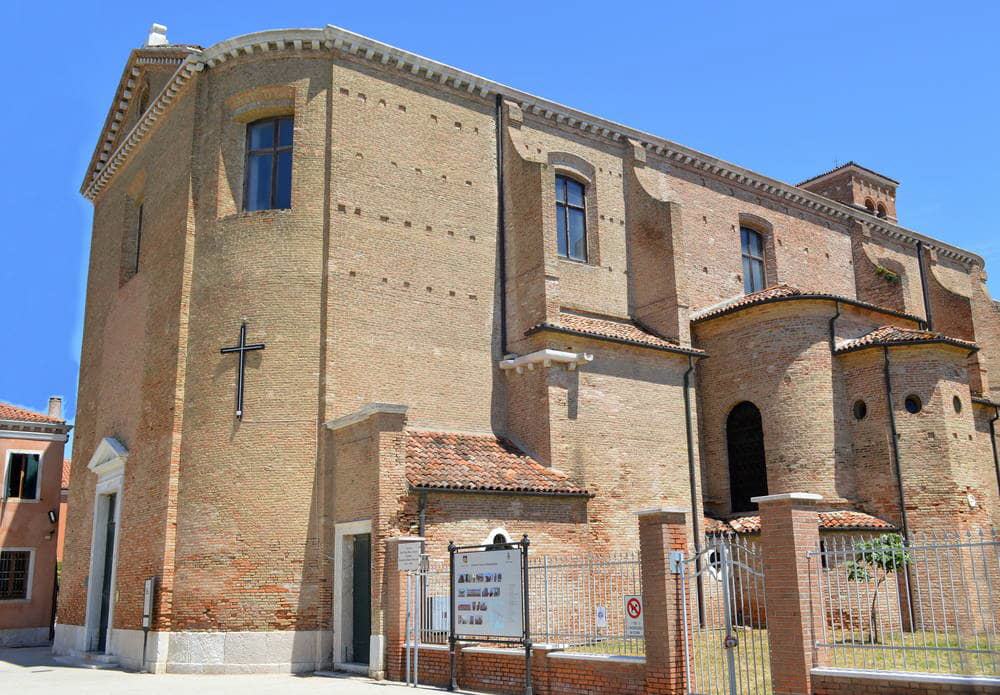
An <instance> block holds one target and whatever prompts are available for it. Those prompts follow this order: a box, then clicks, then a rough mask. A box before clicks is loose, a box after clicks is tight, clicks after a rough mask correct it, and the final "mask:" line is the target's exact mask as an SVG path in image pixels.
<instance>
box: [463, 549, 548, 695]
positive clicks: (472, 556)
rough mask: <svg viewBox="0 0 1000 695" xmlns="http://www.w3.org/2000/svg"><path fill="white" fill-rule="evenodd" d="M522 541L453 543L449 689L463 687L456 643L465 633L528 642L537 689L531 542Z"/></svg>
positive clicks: (528, 687) (527, 661)
mask: <svg viewBox="0 0 1000 695" xmlns="http://www.w3.org/2000/svg"><path fill="white" fill-rule="evenodd" d="M529 545H530V541H529V540H528V536H527V534H525V535H524V536H523V537H522V538H521V540H520V541H518V542H516V543H503V544H493V545H470V546H456V545H455V544H454V543H449V544H448V565H449V576H450V582H449V583H450V589H451V591H450V593H451V611H450V614H451V615H450V617H451V626H450V629H449V633H448V655H449V660H450V666H451V680H450V682H449V684H448V689H449V690H452V691H454V690H456V689H457V688H458V679H457V665H456V645H457V643H458V640H459V639H471V640H475V641H476V642H493V643H497V644H520V645H523V646H524V666H525V668H524V693H525V695H532V683H531V615H530V612H529V604H530V601H529V600H528V598H529V597H528V591H529V584H528V546H529Z"/></svg>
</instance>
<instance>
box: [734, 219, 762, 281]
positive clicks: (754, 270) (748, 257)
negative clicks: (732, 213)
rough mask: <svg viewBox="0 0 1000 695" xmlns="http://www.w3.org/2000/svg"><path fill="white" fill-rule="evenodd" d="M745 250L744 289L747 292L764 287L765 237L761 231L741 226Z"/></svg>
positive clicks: (741, 241) (742, 245) (741, 242)
mask: <svg viewBox="0 0 1000 695" xmlns="http://www.w3.org/2000/svg"><path fill="white" fill-rule="evenodd" d="M740 245H741V247H742V250H743V291H744V292H745V293H746V294H751V293H753V292H760V291H761V290H762V289H764V238H763V237H762V236H761V235H760V233H759V232H755V231H754V230H752V229H748V228H746V227H740Z"/></svg>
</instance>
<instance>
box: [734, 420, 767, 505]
mask: <svg viewBox="0 0 1000 695" xmlns="http://www.w3.org/2000/svg"><path fill="white" fill-rule="evenodd" d="M726 444H727V447H728V449H729V496H730V500H731V503H732V511H733V512H751V511H754V510H756V509H757V505H756V504H754V503H753V502H751V501H750V498H751V497H759V496H762V495H766V494H767V466H766V463H765V460H764V426H763V422H762V421H761V417H760V410H758V409H757V406H755V405H754V404H753V403H749V402H747V401H744V402H743V403H740V404H739V405H737V406H736V407H735V408H733V409H732V411H730V413H729V418H728V419H727V420H726Z"/></svg>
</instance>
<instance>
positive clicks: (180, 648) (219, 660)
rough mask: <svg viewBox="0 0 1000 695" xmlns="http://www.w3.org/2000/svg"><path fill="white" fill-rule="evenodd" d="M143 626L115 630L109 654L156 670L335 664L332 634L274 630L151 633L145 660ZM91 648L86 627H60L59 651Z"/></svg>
mask: <svg viewBox="0 0 1000 695" xmlns="http://www.w3.org/2000/svg"><path fill="white" fill-rule="evenodd" d="M142 648H143V633H142V630H121V629H115V630H112V631H111V640H110V647H109V649H108V653H109V654H112V655H114V656H115V657H117V659H118V662H119V663H120V664H121V665H122V667H124V668H126V669H131V670H135V671H142V670H146V671H151V672H153V673H311V672H312V671H317V670H322V669H325V668H329V666H330V656H331V653H332V633H330V632H328V631H325V630H309V631H297V632H293V631H274V632H150V633H149V635H148V637H147V638H146V661H145V663H143V660H142ZM85 650H86V630H85V629H84V627H83V626H81V625H56V639H55V642H54V644H53V646H52V651H53V653H55V654H57V655H60V656H72V655H75V654H79V653H82V652H84V651H85Z"/></svg>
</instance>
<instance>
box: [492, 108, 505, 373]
mask: <svg viewBox="0 0 1000 695" xmlns="http://www.w3.org/2000/svg"><path fill="white" fill-rule="evenodd" d="M495 121H496V139H497V256H498V261H499V266H500V267H499V269H498V275H499V284H500V286H499V287H498V288H497V289H498V291H499V292H500V356H501V357H506V356H507V219H506V208H505V206H504V185H503V165H504V159H503V156H504V151H503V136H504V133H503V95H502V94H500V93H497V96H496V116H495Z"/></svg>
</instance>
